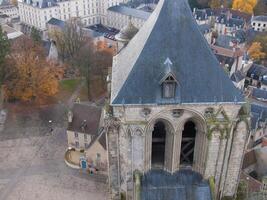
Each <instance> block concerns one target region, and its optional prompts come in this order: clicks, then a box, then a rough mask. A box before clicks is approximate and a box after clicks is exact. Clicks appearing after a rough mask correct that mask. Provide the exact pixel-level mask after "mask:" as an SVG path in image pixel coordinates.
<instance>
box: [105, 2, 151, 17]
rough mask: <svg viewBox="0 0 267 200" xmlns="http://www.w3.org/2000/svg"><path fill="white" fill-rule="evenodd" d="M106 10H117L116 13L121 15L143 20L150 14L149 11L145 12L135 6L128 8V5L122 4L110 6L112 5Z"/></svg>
mask: <svg viewBox="0 0 267 200" xmlns="http://www.w3.org/2000/svg"><path fill="white" fill-rule="evenodd" d="M108 10H109V11H112V12H117V13H120V14H123V15H128V16H132V17H136V18H140V19H143V20H147V19H148V17H149V16H150V13H149V12H146V11H143V10H138V9H135V8H129V7H126V6H122V5H117V6H112V7H110V8H108Z"/></svg>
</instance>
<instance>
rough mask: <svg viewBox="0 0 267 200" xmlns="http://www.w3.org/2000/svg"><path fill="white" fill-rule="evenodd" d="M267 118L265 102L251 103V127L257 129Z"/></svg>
mask: <svg viewBox="0 0 267 200" xmlns="http://www.w3.org/2000/svg"><path fill="white" fill-rule="evenodd" d="M266 120H267V106H266V105H264V104H256V103H253V104H251V129H252V130H257V129H258V128H259V126H260V122H265V121H266Z"/></svg>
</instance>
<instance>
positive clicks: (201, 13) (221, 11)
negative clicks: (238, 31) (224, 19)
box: [193, 8, 251, 22]
mask: <svg viewBox="0 0 267 200" xmlns="http://www.w3.org/2000/svg"><path fill="white" fill-rule="evenodd" d="M193 13H194V17H195V18H196V19H198V20H205V19H207V18H208V17H210V16H217V17H220V16H227V14H228V15H229V16H230V18H232V19H242V20H244V21H246V22H248V21H250V19H251V15H250V14H247V13H244V12H241V11H237V10H232V9H229V8H215V9H211V8H204V9H197V8H196V9H194V11H193Z"/></svg>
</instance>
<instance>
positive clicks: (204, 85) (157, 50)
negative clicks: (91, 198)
mask: <svg viewBox="0 0 267 200" xmlns="http://www.w3.org/2000/svg"><path fill="white" fill-rule="evenodd" d="M167 58H169V59H170V61H171V63H172V65H170V66H169V67H170V68H171V71H172V72H173V74H175V76H176V77H175V78H176V79H177V80H178V84H177V87H176V97H175V98H171V99H163V98H162V94H161V92H162V91H161V85H160V80H161V79H162V78H163V77H164V76H165V75H166V71H167V68H168V67H167V66H166V65H165V64H164V62H165V61H166V60H167ZM113 61H114V62H113V69H112V70H113V72H112V91H111V102H112V104H113V105H121V104H177V103H214V102H225V103H226V102H227V103H234V102H244V100H243V96H242V95H241V92H240V91H239V90H238V89H237V88H235V86H234V85H233V83H232V82H231V81H230V80H229V78H228V76H227V75H226V74H225V72H224V71H223V69H222V68H221V67H220V65H219V63H218V61H217V59H216V57H215V56H214V54H213V53H212V51H211V50H210V47H209V45H208V43H207V42H206V40H205V38H204V37H203V35H202V34H201V32H200V30H199V28H198V25H197V24H196V22H195V20H194V19H193V16H192V13H191V10H190V8H189V5H188V3H187V1H186V0H161V1H160V2H159V3H158V5H157V8H156V9H155V11H154V12H153V13H152V15H151V16H150V18H149V19H148V21H146V23H145V24H144V25H143V27H142V28H141V29H140V31H139V32H138V33H137V34H136V35H135V37H134V38H133V39H132V40H131V41H130V42H129V44H128V45H127V47H126V48H124V49H123V50H122V51H121V52H120V53H119V54H118V55H117V56H116V57H115V58H114V60H113Z"/></svg>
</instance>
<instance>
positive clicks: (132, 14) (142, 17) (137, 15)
mask: <svg viewBox="0 0 267 200" xmlns="http://www.w3.org/2000/svg"><path fill="white" fill-rule="evenodd" d="M150 14H151V13H150V12H147V11H143V10H139V9H136V8H130V7H126V6H124V5H117V6H113V7H110V8H108V10H107V20H108V26H111V27H113V28H116V29H119V30H120V29H122V28H123V27H125V26H126V25H127V24H128V21H129V19H131V21H132V23H133V25H134V26H136V27H137V28H138V29H140V28H141V27H142V26H143V24H144V23H145V21H146V20H147V19H148V17H149V16H150Z"/></svg>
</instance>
